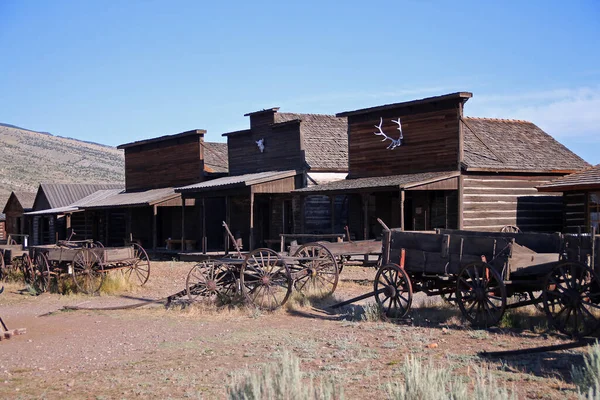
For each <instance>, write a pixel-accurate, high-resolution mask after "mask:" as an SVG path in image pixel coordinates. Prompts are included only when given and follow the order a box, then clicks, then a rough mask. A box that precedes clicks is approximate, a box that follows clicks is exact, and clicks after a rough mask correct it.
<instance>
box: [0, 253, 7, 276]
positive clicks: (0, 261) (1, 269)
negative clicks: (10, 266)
mask: <svg viewBox="0 0 600 400" xmlns="http://www.w3.org/2000/svg"><path fill="white" fill-rule="evenodd" d="M5 268H6V265H5V264H4V252H3V251H2V250H0V281H2V280H4V277H5V276H6V271H5Z"/></svg>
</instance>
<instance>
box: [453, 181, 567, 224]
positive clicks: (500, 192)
mask: <svg viewBox="0 0 600 400" xmlns="http://www.w3.org/2000/svg"><path fill="white" fill-rule="evenodd" d="M556 177H557V175H517V174H503V175H499V174H467V173H465V174H464V178H463V209H464V211H463V229H465V230H481V231H499V230H500V229H501V228H502V227H503V226H505V225H515V226H518V227H519V228H520V229H521V230H522V231H535V232H559V231H561V226H562V197H561V193H539V192H538V191H537V189H536V187H537V186H540V185H542V184H544V183H547V182H549V181H551V180H553V179H556Z"/></svg>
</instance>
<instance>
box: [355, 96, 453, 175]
mask: <svg viewBox="0 0 600 400" xmlns="http://www.w3.org/2000/svg"><path fill="white" fill-rule="evenodd" d="M459 116H460V110H459V107H458V106H457V105H456V104H440V105H438V106H433V105H429V106H428V107H427V108H424V109H422V110H408V109H398V110H385V111H381V112H373V113H369V114H360V115H356V116H350V117H349V118H348V124H349V137H348V141H349V143H348V159H349V174H350V176H352V177H353V178H357V177H373V176H387V175H399V174H406V173H416V172H424V171H442V170H458V160H459V154H458V152H459ZM398 117H401V121H402V132H403V136H404V139H403V142H402V145H401V146H400V147H397V148H395V149H393V150H391V149H386V147H387V146H388V145H389V144H390V143H391V142H390V141H389V140H385V141H382V139H383V137H382V136H377V135H375V134H374V132H378V130H377V128H376V126H377V125H379V122H380V118H383V126H382V130H383V131H384V132H385V133H386V134H387V135H388V136H390V137H391V138H394V139H397V138H398V136H399V131H398V129H397V128H398V125H397V124H395V123H393V122H392V119H394V120H396V119H398Z"/></svg>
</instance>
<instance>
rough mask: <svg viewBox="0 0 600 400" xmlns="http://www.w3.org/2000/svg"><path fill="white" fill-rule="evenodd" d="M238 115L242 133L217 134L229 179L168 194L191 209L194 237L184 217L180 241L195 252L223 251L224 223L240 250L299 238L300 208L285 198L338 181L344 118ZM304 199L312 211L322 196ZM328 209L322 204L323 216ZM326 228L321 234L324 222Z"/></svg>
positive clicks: (343, 163) (271, 112)
mask: <svg viewBox="0 0 600 400" xmlns="http://www.w3.org/2000/svg"><path fill="white" fill-rule="evenodd" d="M246 116H248V117H250V128H249V129H245V130H241V131H236V132H229V133H225V134H223V136H225V137H226V138H227V150H228V159H229V173H230V175H231V176H228V177H223V178H219V179H215V180H213V181H210V182H198V183H194V184H192V185H187V186H181V187H179V188H177V189H176V191H177V192H179V193H181V194H182V197H183V198H184V199H186V202H187V201H195V202H196V204H197V207H196V208H195V209H193V210H190V211H192V212H195V213H196V215H199V216H200V221H201V222H200V227H201V229H200V230H198V231H193V230H192V231H190V230H188V228H187V224H188V221H189V220H190V218H187V217H185V216H184V217H183V218H182V219H183V220H184V221H185V235H184V238H183V239H182V240H187V239H193V240H194V241H195V242H197V243H201V244H202V246H201V249H202V250H203V251H207V250H219V249H223V246H224V245H225V246H227V243H228V241H227V240H226V238H225V237H224V236H223V230H222V229H221V221H227V223H228V224H229V225H230V227H231V230H232V231H233V233H234V234H235V236H236V237H237V238H238V239H241V242H242V243H243V247H244V249H252V248H255V247H259V246H268V245H272V244H273V243H279V234H280V233H296V232H302V231H303V230H304V224H305V218H304V217H305V215H306V209H301V207H299V206H298V205H297V204H295V203H294V201H293V196H292V195H291V192H292V191H293V190H294V189H298V188H302V187H306V186H308V185H311V184H313V183H314V182H319V181H324V180H325V181H327V180H329V181H331V180H337V179H343V178H344V177H345V176H346V172H347V124H346V119H345V118H337V117H335V116H331V115H316V114H295V113H280V112H279V109H278V108H271V109H265V110H262V111H258V112H253V113H249V114H246ZM312 200H313V202H307V204H309V205H314V204H318V203H319V202H321V200H322V196H313V198H312ZM186 204H187V203H186ZM314 208H315V209H322V207H320V208H319V207H318V206H316V207H314ZM330 208H331V207H330V205H329V203H328V202H326V203H325V208H324V209H325V211H326V212H328V211H329V210H330ZM185 213H186V215H187V213H188V211H187V210H186V211H185ZM314 215H315V214H313V216H314ZM194 218H195V217H193V218H192V220H193V219H194ZM317 220H318V218H316V219H315V218H313V219H312V223H314V224H316V225H318V224H319V222H318V221H317ZM326 226H327V230H329V216H328V215H327V220H326Z"/></svg>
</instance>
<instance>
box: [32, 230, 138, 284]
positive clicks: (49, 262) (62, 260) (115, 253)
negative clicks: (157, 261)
mask: <svg viewBox="0 0 600 400" xmlns="http://www.w3.org/2000/svg"><path fill="white" fill-rule="evenodd" d="M32 258H33V262H34V277H35V286H36V288H37V289H38V290H39V291H42V292H43V291H46V290H47V289H48V286H49V283H50V279H51V277H52V276H58V275H61V274H69V275H71V276H72V278H73V281H74V283H75V286H76V287H77V289H78V290H79V291H80V292H82V293H86V294H94V293H97V292H98V291H99V290H100V287H101V286H102V282H103V280H104V278H105V276H106V272H108V271H112V270H116V269H122V270H123V271H124V274H125V276H126V277H127V278H128V279H129V280H130V282H133V283H135V284H138V285H140V286H143V285H144V284H145V283H146V282H147V281H148V278H149V277H150V260H149V258H148V254H147V253H146V251H145V250H144V248H142V247H141V246H140V245H138V244H131V245H129V246H124V247H103V246H102V245H101V244H99V243H95V242H91V241H77V242H72V241H71V242H59V244H57V245H48V246H35V247H33V248H32Z"/></svg>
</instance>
